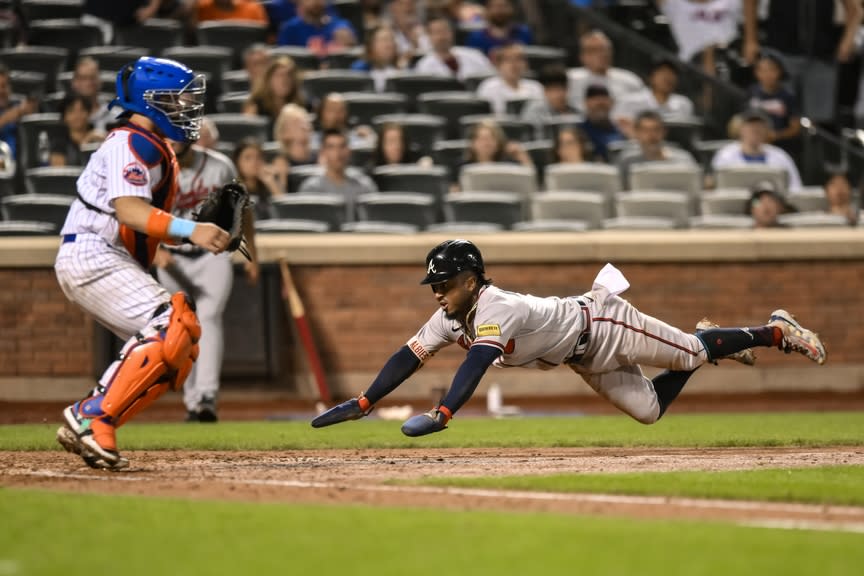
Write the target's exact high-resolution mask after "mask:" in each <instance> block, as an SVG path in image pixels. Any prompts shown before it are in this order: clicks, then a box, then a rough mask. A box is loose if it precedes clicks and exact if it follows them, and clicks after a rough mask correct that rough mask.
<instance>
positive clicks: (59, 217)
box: [0, 194, 75, 233]
mask: <svg viewBox="0 0 864 576" xmlns="http://www.w3.org/2000/svg"><path fill="white" fill-rule="evenodd" d="M74 200H75V198H74V197H72V196H54V195H50V194H16V195H14V196H7V197H6V198H3V199H2V200H0V209H2V211H3V219H4V220H30V221H35V222H47V223H49V224H51V225H53V226H54V232H55V233H59V232H60V229H61V228H62V227H63V223H64V222H65V221H66V215H67V214H68V213H69V206H71V205H72V202H73V201H74Z"/></svg>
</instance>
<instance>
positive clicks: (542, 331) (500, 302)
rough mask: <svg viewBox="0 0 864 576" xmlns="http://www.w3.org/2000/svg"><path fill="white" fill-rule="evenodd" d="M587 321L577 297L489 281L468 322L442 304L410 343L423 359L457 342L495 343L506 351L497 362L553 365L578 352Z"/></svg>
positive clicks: (499, 364) (466, 345)
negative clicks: (449, 314) (530, 292)
mask: <svg viewBox="0 0 864 576" xmlns="http://www.w3.org/2000/svg"><path fill="white" fill-rule="evenodd" d="M588 322H590V320H588V317H587V315H586V314H585V313H584V312H583V309H582V307H581V306H580V303H579V300H578V299H577V297H575V296H572V297H568V298H558V297H549V298H539V297H537V296H531V295H528V294H518V293H516V292H507V291H506V290H501V289H500V288H498V287H496V286H487V287H485V288H483V289H482V290H481V291H480V295H479V296H478V298H477V305H476V306H475V308H474V311H472V312H471V313H469V314H468V325H467V326H465V327H463V326H461V325H460V323H459V322H458V321H456V320H449V319H448V318H447V316H446V315H445V314H444V310H443V309H439V310H437V311H436V312H435V313H434V314H433V315H432V317H431V318H430V319H429V321H428V322H427V323H426V324H425V325H424V326H423V327H422V328H421V329H420V331H419V332H417V334H416V335H415V336H414V337H413V338H411V339H410V340H409V341H408V346H409V347H410V348H411V350H412V351H413V352H414V354H415V355H416V356H417V357H418V358H419V359H420V360H421V361H424V362H425V361H426V360H427V359H428V358H430V357H431V356H432V355H433V354H435V352H437V351H438V350H440V349H441V348H443V347H445V346H448V345H450V344H453V343H458V344H459V345H460V346H462V347H463V348H466V349H468V348H470V347H471V346H493V347H496V348H498V349H500V350H502V351H503V352H504V353H503V355H501V356H499V357H498V358H497V359H496V360H495V362H494V364H493V366H497V367H499V368H510V367H514V366H519V367H523V368H539V369H541V370H548V369H551V368H554V367H555V366H557V365H559V364H561V363H562V362H563V361H564V360H565V359H567V358H569V357H571V356H572V355H573V354H574V352H575V351H576V348H577V343H578V342H579V337H580V335H581V334H582V332H583V331H584V330H585V329H586V328H587V327H588V326H587V324H588Z"/></svg>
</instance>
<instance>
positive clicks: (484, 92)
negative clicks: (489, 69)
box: [477, 44, 543, 114]
mask: <svg viewBox="0 0 864 576" xmlns="http://www.w3.org/2000/svg"><path fill="white" fill-rule="evenodd" d="M493 58H494V60H495V65H496V66H497V67H498V75H497V76H493V77H492V78H487V79H486V80H483V81H482V82H481V83H480V85H479V86H477V96H478V97H479V98H483V99H484V100H488V101H489V104H490V105H491V106H492V112H494V113H495V114H506V113H507V102H508V101H509V100H521V99H529V100H536V101H540V102H542V101H543V86H541V85H540V83H539V82H537V81H536V80H531V79H527V78H523V76H524V75H525V70H526V64H525V53H524V51H523V50H522V45H521V44H509V45H507V46H502V47H501V48H498V49H496V50H495V53H494V54H493Z"/></svg>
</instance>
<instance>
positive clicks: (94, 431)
mask: <svg viewBox="0 0 864 576" xmlns="http://www.w3.org/2000/svg"><path fill="white" fill-rule="evenodd" d="M93 400H96V398H94V397H90V398H87V399H85V400H82V401H80V402H76V403H74V404H72V405H71V406H67V407H66V408H65V409H64V410H63V420H64V424H63V425H62V426H60V428H59V429H58V430H57V442H59V443H60V445H61V446H63V448H65V449H66V451H67V452H72V453H73V454H78V455H79V456H81V458H82V459H83V460H84V462H85V463H86V464H87V465H88V466H90V467H91V468H97V469H102V470H122V469H123V468H127V467H128V466H129V460H127V459H126V458H124V457H122V456H120V453H119V452H118V451H117V440H116V428H115V427H114V425H113V424H112V423H111V422H110V420H109V418H108V417H106V416H102V415H101V410H99V411H98V412H95V413H94V414H92V415H88V414H87V412H88V411H89V412H94V402H91V401H93ZM95 406H98V401H97V402H96V403H95ZM88 408H89V410H88Z"/></svg>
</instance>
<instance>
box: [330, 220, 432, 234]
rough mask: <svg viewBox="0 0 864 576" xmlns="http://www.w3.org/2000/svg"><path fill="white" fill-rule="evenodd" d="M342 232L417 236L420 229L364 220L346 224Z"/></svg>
mask: <svg viewBox="0 0 864 576" xmlns="http://www.w3.org/2000/svg"><path fill="white" fill-rule="evenodd" d="M339 231H340V232H356V233H361V234H416V233H417V232H419V231H420V228H418V227H417V226H413V225H411V224H401V223H398V222H377V221H370V220H363V221H360V222H346V223H344V224H342V226H341V227H340V228H339Z"/></svg>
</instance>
